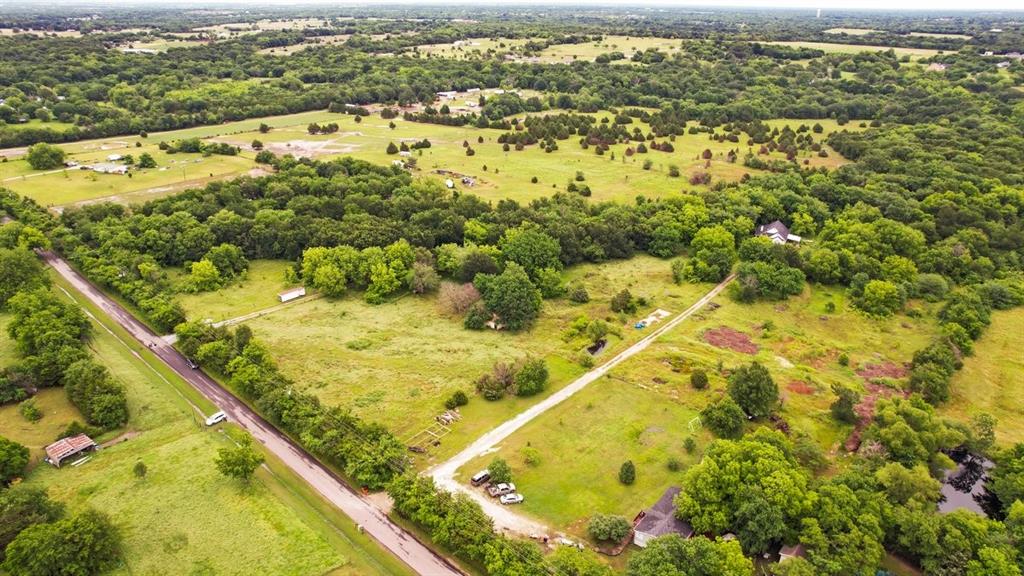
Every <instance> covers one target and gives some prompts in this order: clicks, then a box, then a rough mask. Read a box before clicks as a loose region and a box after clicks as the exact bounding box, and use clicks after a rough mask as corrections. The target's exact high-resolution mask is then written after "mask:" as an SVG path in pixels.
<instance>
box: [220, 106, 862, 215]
mask: <svg viewBox="0 0 1024 576" xmlns="http://www.w3.org/2000/svg"><path fill="white" fill-rule="evenodd" d="M459 102H460V103H461V101H459ZM333 121H335V122H337V123H338V124H339V126H340V129H339V131H338V133H336V134H331V135H317V136H311V135H309V134H308V133H307V131H306V126H305V125H304V124H303V125H294V126H290V127H286V128H281V129H275V130H273V131H271V132H270V133H268V134H262V135H261V134H259V133H258V132H249V133H243V134H239V135H236V136H229V137H224V138H219V140H222V141H225V142H230V143H232V144H237V145H247V144H249V143H250V142H251V141H252V140H253V139H254V138H258V139H260V140H261V141H262V142H263V143H264V144H265V145H266V146H267V147H268V149H271V150H273V151H274V152H275V153H278V154H283V153H288V152H291V153H295V154H313V155H324V156H343V155H351V156H354V157H357V158H362V159H365V160H369V161H372V162H376V163H381V164H388V163H390V162H391V161H392V160H395V159H397V157H396V156H391V155H388V154H387V153H386V151H385V150H386V148H387V146H388V144H389V143H390V142H395V143H396V144H397V143H399V142H401V141H409V142H411V141H416V140H421V139H423V138H427V139H429V140H430V142H431V144H432V146H431V147H430V148H429V149H426V150H422V151H417V152H416V153H415V154H414V157H415V158H416V160H417V171H416V172H415V173H416V174H418V175H427V174H430V173H432V172H434V171H435V170H438V169H445V170H454V171H457V172H459V173H461V174H469V175H472V176H475V177H476V179H477V181H476V185H475V186H474V187H473V188H472V189H470V191H471V192H472V193H473V194H476V195H478V196H481V197H483V198H487V199H492V200H499V199H504V198H508V197H512V198H515V199H517V200H520V201H528V200H532V199H535V198H540V197H544V196H550V195H551V194H553V193H554V192H556V191H558V190H565V188H566V185H567V184H568V182H569V181H570V180H571V179H572V178H573V177H574V175H575V174H576V172H577V171H581V172H583V173H584V176H585V178H586V181H585V182H584V184H587V185H588V186H589V187H590V188H591V190H592V193H593V196H592V199H593V200H595V201H605V200H616V201H624V202H631V201H632V200H633V199H634V198H635V197H636V196H638V195H644V196H647V197H664V196H670V195H676V194H679V193H680V192H683V191H687V190H693V189H697V188H699V187H698V186H694V185H691V184H690V183H689V182H688V178H689V176H690V175H691V174H693V173H695V172H698V171H704V170H706V171H707V172H708V173H710V174H711V176H712V183H714V182H715V181H717V180H738V179H739V178H741V177H742V176H743V174H746V173H748V172H752V170H750V169H748V168H745V167H744V166H743V165H742V157H743V155H745V154H746V152H747V150H748V147H747V146H746V145H745V144H744V143H740V144H732V143H729V142H721V143H720V142H714V141H711V140H709V139H708V137H707V135H706V134H700V135H689V134H688V135H684V136H679V137H677V138H676V140H675V142H674V144H673V145H674V148H675V151H674V152H672V153H665V152H658V151H651V152H649V153H647V154H636V155H634V156H632V157H627V156H626V155H625V150H626V148H627V145H625V144H616V145H613V146H611V148H610V150H609V151H608V152H606V153H605V154H604V155H602V156H598V155H597V154H595V152H594V150H593V149H589V150H584V149H582V148H581V147H580V146H579V143H578V142H577V140H576V139H575V138H570V139H567V140H563V141H560V142H559V149H558V150H557V151H555V152H552V153H546V152H544V150H543V149H541V148H540V147H539V146H530V147H527V148H526V149H525V150H523V151H520V152H516V151H514V150H512V151H509V152H504V151H503V150H502V146H501V144H498V143H497V139H498V137H499V136H500V135H501V134H502V133H504V131H502V130H491V129H478V128H473V127H449V126H440V125H435V124H422V123H415V122H406V121H404V120H402V119H396V120H394V121H393V122H394V124H395V128H394V129H391V128H389V126H388V124H389V121H385V120H382V119H380V118H379V117H378V116H371V117H368V118H366V119H364V120H363V121H362V122H361V123H359V124H357V123H355V121H354V120H353V117H351V116H341V115H339V117H338V118H336V119H334V120H333ZM775 122H777V123H779V124H780V125H781V124H786V123H789V124H790V125H791V126H792V127H793V128H794V129H795V128H796V127H798V126H799V125H800V124H801V123H806V124H808V125H811V124H813V122H809V121H796V120H780V121H775ZM637 125H639V126H640V127H641V129H645V130H646V128H647V127H646V126H645V125H643V124H642V123H640V122H637ZM822 125H823V126H825V127H826V129H827V131H832V130H834V129H836V128H837V126H836V124H835V122H822ZM844 128H846V129H850V130H857V129H859V128H858V127H857V126H856V124H854V123H850V124H848V125H847V126H845V127H844ZM824 135H825V134H823V135H822V136H824ZM480 137H483V139H484V142H483V143H479V142H478V139H479V138H480ZM463 142H469V143H470V146H471V147H472V148H473V150H474V151H475V155H474V156H472V157H467V156H466V154H465V148H464V147H463V146H462V144H463ZM826 148H827V147H826ZM705 149H710V150H711V151H712V153H713V157H712V159H711V162H710V164H711V165H710V167H708V168H706V169H705V161H704V160H702V159H700V155H701V153H702V152H703V151H704V150H705ZM730 149H736V150H738V151H739V154H740V160H739V161H738V162H736V163H730V162H728V161H727V159H726V156H727V154H728V152H729V150H730ZM771 158H774V159H783V156H782V154H781V153H775V154H773V155H772V156H771ZM646 159H649V160H651V162H652V167H651V169H650V170H644V169H643V163H644V160H646ZM804 159H806V160H808V165H810V166H828V167H835V166H837V165H839V164H840V163H842V162H844V161H843V160H842V158H841V157H840V156H839V155H838V154H835V153H834V152H832V153H831V154H830V156H829V157H828V158H819V157H818V156H817V155H812V153H810V152H808V153H806V155H804V156H801V161H802V160H804ZM671 165H676V166H678V167H679V169H680V172H681V177H679V178H672V177H670V176H669V175H668V172H669V167H670V166H671ZM485 167H486V170H485ZM534 176H536V177H537V178H538V182H537V183H532V182H531V179H532V178H533V177H534ZM460 186H461V185H460Z"/></svg>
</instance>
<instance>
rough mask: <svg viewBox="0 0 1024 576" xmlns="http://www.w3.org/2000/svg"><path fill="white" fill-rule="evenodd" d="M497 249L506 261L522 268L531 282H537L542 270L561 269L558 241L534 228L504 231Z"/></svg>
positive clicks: (525, 227) (522, 227)
mask: <svg viewBox="0 0 1024 576" xmlns="http://www.w3.org/2000/svg"><path fill="white" fill-rule="evenodd" d="M498 248H500V249H501V253H502V255H503V256H504V257H505V260H506V261H508V262H515V263H516V264H519V265H520V266H522V267H523V269H524V270H526V273H527V274H529V276H530V278H531V279H532V280H537V278H538V274H539V273H540V272H541V271H542V270H544V269H551V270H555V271H558V270H561V269H562V261H561V260H559V256H560V255H561V252H562V249H561V246H559V244H558V241H557V240H555V239H554V238H552V237H551V236H548V235H547V234H545V233H544V232H542V231H541V230H540V229H539V228H536V227H534V226H520V227H519V228H510V229H508V230H506V231H505V234H504V236H502V238H501V240H500V241H499V242H498Z"/></svg>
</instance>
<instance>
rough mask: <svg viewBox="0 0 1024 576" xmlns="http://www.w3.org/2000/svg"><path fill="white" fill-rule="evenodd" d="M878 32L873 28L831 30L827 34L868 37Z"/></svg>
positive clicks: (826, 31)
mask: <svg viewBox="0 0 1024 576" xmlns="http://www.w3.org/2000/svg"><path fill="white" fill-rule="evenodd" d="M875 32H878V30H875V29H873V28H829V29H828V30H825V34H846V35H847V36H867V35H868V34H874V33H875Z"/></svg>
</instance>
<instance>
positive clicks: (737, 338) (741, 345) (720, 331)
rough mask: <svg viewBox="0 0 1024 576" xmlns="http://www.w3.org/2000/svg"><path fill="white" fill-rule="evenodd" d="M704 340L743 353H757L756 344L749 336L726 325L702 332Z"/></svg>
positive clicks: (718, 346)
mask: <svg viewBox="0 0 1024 576" xmlns="http://www.w3.org/2000/svg"><path fill="white" fill-rule="evenodd" d="M704 341H705V342H707V343H708V344H711V345H712V346H715V347H717V348H725V349H728V350H733V351H736V352H742V353H744V354H757V351H758V350H759V348H758V346H757V344H754V343H753V342H751V340H750V336H748V335H746V334H744V333H743V332H740V331H738V330H733V329H732V328H729V327H727V326H719V327H718V328H712V329H710V330H706V331H705V332H704Z"/></svg>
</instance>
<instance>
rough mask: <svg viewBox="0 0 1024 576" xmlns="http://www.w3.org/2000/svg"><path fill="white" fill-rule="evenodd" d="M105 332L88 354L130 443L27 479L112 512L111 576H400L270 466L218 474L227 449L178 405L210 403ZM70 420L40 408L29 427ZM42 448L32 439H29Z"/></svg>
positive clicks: (75, 504) (54, 395)
mask: <svg viewBox="0 0 1024 576" xmlns="http://www.w3.org/2000/svg"><path fill="white" fill-rule="evenodd" d="M58 284H61V283H60V282H58ZM87 309H88V308H87ZM90 310H91V311H93V313H95V310H94V309H90ZM113 330H114V332H107V331H106V328H105V327H104V326H102V325H99V324H97V325H96V330H95V331H94V334H95V337H94V338H93V339H92V340H91V342H90V346H91V348H92V350H93V352H94V354H95V356H96V357H97V358H98V359H99V360H100V361H101V362H102V363H103V364H104V365H105V366H107V367H108V369H109V370H110V371H111V373H112V375H113V376H114V377H115V378H116V379H117V380H118V381H119V382H120V383H121V384H122V385H124V386H125V388H126V390H127V392H128V400H129V409H130V411H131V414H132V419H131V421H130V423H129V425H128V428H127V432H129V434H127V435H126V437H128V438H129V439H128V440H127V441H124V442H120V443H117V444H114V445H112V446H110V447H107V448H105V449H103V450H101V451H100V452H98V453H97V454H95V455H94V456H93V457H92V459H91V460H90V461H89V462H87V463H85V464H84V465H81V466H78V467H74V468H72V467H65V468H64V469H60V470H58V469H54V468H51V467H49V466H38V467H37V468H36V469H35V470H34V471H33V472H32V473H31V474H30V475H29V477H28V478H27V480H26V482H27V483H28V484H31V485H36V486H45V487H47V488H48V490H49V492H50V494H51V496H53V497H55V498H57V499H59V500H61V501H64V502H66V503H67V504H68V505H69V507H70V508H71V509H72V510H75V509H79V508H81V507H84V506H91V507H93V508H96V509H99V510H102V511H104V512H106V513H108V514H110V515H111V517H112V518H113V519H114V522H115V523H116V524H117V525H118V527H119V528H120V529H121V533H122V536H123V538H124V552H125V553H124V558H125V562H126V564H125V565H124V566H122V567H121V569H119V570H117V571H115V572H114V573H115V574H166V573H175V574H184V573H202V574H251V573H254V572H258V573H266V574H296V575H300V574H302V575H305V574H332V575H339V576H340V575H351V576H355V575H362V574H406V573H408V571H407V569H405V568H404V566H402V565H401V564H400V563H399V562H398V561H397V560H395V559H393V558H392V557H390V556H389V555H387V554H386V553H385V552H383V551H382V550H381V549H379V548H378V547H377V545H376V544H375V543H373V542H372V541H371V540H370V539H369V537H367V536H363V535H359V534H357V533H356V532H355V530H354V529H353V528H352V521H351V520H349V519H347V518H345V517H344V516H342V515H341V514H340V513H339V512H337V511H336V510H335V509H333V508H332V507H330V506H329V505H328V504H326V503H325V502H324V501H323V500H321V499H319V497H317V496H315V495H314V494H312V493H311V492H309V490H308V488H307V487H305V486H304V485H302V484H301V482H300V481H299V480H298V479H297V478H296V477H294V476H290V472H289V471H288V470H287V469H285V468H284V467H283V466H282V465H281V464H280V463H279V462H277V461H276V460H274V459H272V458H271V459H270V460H269V462H268V465H269V466H268V468H264V469H261V470H259V471H258V472H257V475H256V478H255V480H254V481H253V482H252V483H251V485H249V486H248V487H243V486H241V485H240V484H238V483H236V482H235V481H231V480H228V479H226V478H224V477H223V476H221V475H220V474H219V473H218V472H217V471H216V468H215V467H214V466H213V459H214V458H215V456H216V453H217V450H218V449H219V448H221V447H224V446H228V445H229V444H230V442H231V441H230V440H229V438H228V436H227V435H225V434H224V433H222V431H218V430H214V429H206V428H205V427H204V426H202V424H201V422H200V421H199V420H198V417H197V415H196V414H195V413H194V412H193V409H192V407H191V405H190V404H189V402H196V403H198V404H199V405H200V406H201V408H202V410H203V411H204V412H209V411H212V409H213V408H212V406H211V405H210V404H208V403H207V402H205V401H203V400H201V399H199V398H198V397H197V396H196V395H195V393H194V392H193V391H191V388H189V387H188V386H187V385H186V384H185V383H184V382H182V381H180V380H178V379H177V378H176V377H174V376H173V374H171V373H170V372H169V371H168V370H167V369H166V368H164V367H162V366H161V365H159V364H157V363H156V362H155V361H154V360H153V358H152V357H151V356H150V354H149V352H148V351H147V350H146V349H145V348H144V347H142V346H140V345H137V344H136V343H134V342H132V343H131V344H130V345H129V344H126V342H129V340H128V338H127V336H126V335H125V334H124V333H123V332H121V331H120V330H119V329H118V328H116V327H115V328H113ZM63 394H64V393H63V391H62V390H52V391H47V392H44V396H42V397H41V398H40V400H39V401H38V404H39V405H40V407H44V406H49V405H50V404H51V402H55V403H56V404H57V405H59V404H60V403H59V398H60V397H62V396H63ZM44 401H45V402H44ZM3 410H4V412H0V433H3V434H5V435H6V434H9V433H10V432H9V431H8V430H6V429H5V428H6V427H7V425H8V423H9V422H11V421H12V420H15V419H12V418H8V417H7V416H8V414H7V412H6V411H7V410H9V408H4V409H3ZM69 418H70V415H69V414H65V415H64V416H63V417H61V416H60V415H59V414H50V413H49V411H47V415H46V416H44V418H43V420H41V421H40V422H39V424H37V426H52V425H54V424H55V423H56V422H57V421H58V420H61V419H63V420H67V419H69ZM17 419H20V416H17ZM14 423H15V424H19V423H18V422H16V421H15V422H14ZM122 432H125V431H124V430H121V431H115V432H113V433H109V434H107V435H106V436H104V437H103V438H101V440H104V439H109V438H110V437H111V436H115V435H119V434H121V433H122ZM38 434H40V435H41V434H42V433H41V432H39V433H38ZM12 436H14V435H13V434H12ZM50 440H52V438H50ZM45 441H46V440H45V439H43V438H42V437H41V436H40V439H39V441H38V442H45ZM138 460H142V461H143V462H144V463H145V464H146V466H147V468H148V473H147V475H146V477H145V479H142V480H139V479H136V478H135V477H134V475H133V474H132V467H133V466H134V464H135V462H136V461H138Z"/></svg>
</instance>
